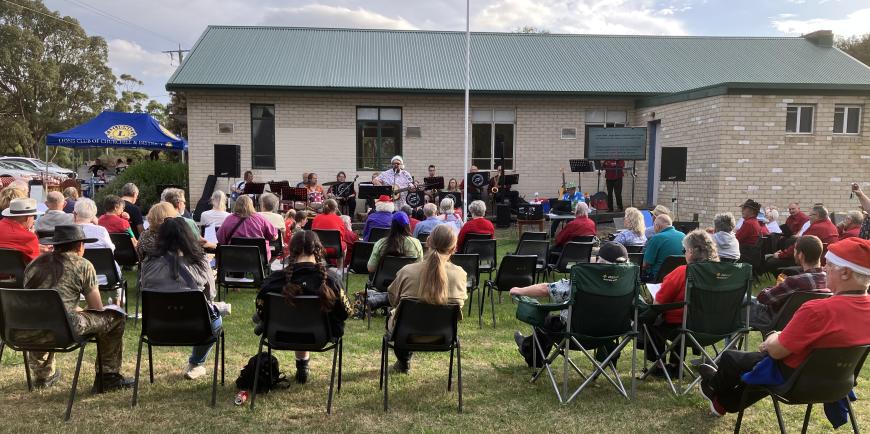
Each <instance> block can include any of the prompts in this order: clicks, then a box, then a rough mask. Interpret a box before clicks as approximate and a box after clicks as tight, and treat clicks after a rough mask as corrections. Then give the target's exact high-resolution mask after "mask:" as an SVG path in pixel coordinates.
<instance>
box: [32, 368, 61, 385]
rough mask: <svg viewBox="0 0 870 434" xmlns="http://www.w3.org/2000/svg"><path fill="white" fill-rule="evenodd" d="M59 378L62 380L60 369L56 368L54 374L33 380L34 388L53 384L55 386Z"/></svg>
mask: <svg viewBox="0 0 870 434" xmlns="http://www.w3.org/2000/svg"><path fill="white" fill-rule="evenodd" d="M57 380H60V369H57V368H55V369H54V374H51V375H49V376H48V378H43V379H37V380H36V381H34V382H33V388H34V389H48V388H49V387H51V386H54V385H55V384H56V383H57Z"/></svg>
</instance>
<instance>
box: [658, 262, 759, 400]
mask: <svg viewBox="0 0 870 434" xmlns="http://www.w3.org/2000/svg"><path fill="white" fill-rule="evenodd" d="M751 289H752V266H750V265H749V264H744V263H728V262H696V263H693V264H689V265H688V267H687V269H686V299H685V301H684V302H680V303H668V304H666V305H655V306H653V309H656V310H657V311H665V310H671V309H677V308H680V307H685V309H684V310H683V323H682V325H681V326H680V327H678V328H677V329H676V331H675V332H676V334H675V336H674V337H673V338H671V339H670V341H671V343H670V345H667V346H666V348H665V350H664V351H662V352H661V353H659V351H658V349H657V348H656V346H655V345H651V344H649V343H650V342H652V335H651V333H650V329H649V327H648V326H647V325H646V324H644V337H645V338H646V342H647V345H646V347H647V351H649V349H650V348H651V349H652V350H653V351H654V352H655V356H656V360H655V362H653V366H656V365H659V366H660V367H661V368H662V370H663V371H664V375H665V379H666V380H667V382H668V385H669V386H670V387H671V391H673V392H674V395H685V394H686V393H688V392H689V391H690V390H692V387H694V386H695V384H697V383H698V382H700V381H701V377H700V376H698V375H697V374H696V373H695V372H694V371H692V369H691V367H690V366H689V365H688V364H687V363H686V347H687V346H690V347H691V348H692V349H693V350H694V351H697V352H698V353H699V354H700V355H701V357H702V360H701V361H702V363H709V364H711V365H713V366H714V367H716V366H717V365H716V363H717V362H718V361H719V358H720V357H721V354H722V352H724V351H725V350H729V349H736V348H739V344H740V342H742V341H743V340H744V338H745V337H746V335H747V334H748V333H749V328H748V323H749V299H750V291H751ZM722 341H724V347H723V348H722V349H721V350H720V349H718V348H717V347H716V344H717V343H719V342H722ZM708 347H712V348H713V352H714V355H713V356H711V355H710V354H709V353H708V352H707V351H706V350H705V348H708ZM672 351H679V355H678V357H679V364H680V366H679V372H678V374H677V379H676V380H677V382H678V383H681V382H682V380H683V374H684V372H688V374H689V375H691V376H693V377H694V380H693V381H692V383H690V384H689V385H688V386H686V388H684V389H682V390H680V391H678V390H677V385H675V383H674V381H673V380H674V379H672V378H671V376H670V374H669V373H668V370H667V368H666V364H665V361H666V360H665V358H666V357H667V356H668V354H670V353H671V352H672ZM644 360H646V359H644ZM644 368H646V361H644ZM649 374H650V372H649V371H647V372H645V373H644V374H643V376H642V377H641V380H643V379H646V377H647V376H648V375H649Z"/></svg>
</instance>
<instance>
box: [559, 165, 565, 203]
mask: <svg viewBox="0 0 870 434" xmlns="http://www.w3.org/2000/svg"><path fill="white" fill-rule="evenodd" d="M559 171H560V172H562V186H561V187H559V199H561V198H562V196H564V195H565V190H566V189H565V168H564V167H560V168H559Z"/></svg>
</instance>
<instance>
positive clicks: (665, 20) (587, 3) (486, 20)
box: [472, 0, 690, 35]
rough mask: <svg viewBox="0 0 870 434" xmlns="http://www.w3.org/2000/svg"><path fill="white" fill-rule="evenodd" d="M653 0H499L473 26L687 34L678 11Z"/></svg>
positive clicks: (583, 31) (552, 30)
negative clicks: (661, 5)
mask: <svg viewBox="0 0 870 434" xmlns="http://www.w3.org/2000/svg"><path fill="white" fill-rule="evenodd" d="M655 6H656V2H655V1H651V0H543V1H542V0H538V1H533V0H496V1H494V2H493V3H491V4H489V5H488V6H486V7H484V8H483V9H482V10H481V11H480V12H478V13H477V14H476V15H475V16H474V18H473V19H472V28H473V29H474V30H489V31H508V30H510V29H515V28H517V27H522V26H526V25H528V26H534V27H538V28H545V29H548V30H550V31H551V32H555V33H598V34H656V35H685V34H686V33H687V32H686V30H685V28H684V27H683V23H682V21H680V20H679V19H677V18H675V17H674V15H675V14H676V13H678V12H681V11H684V10H688V9H689V8H690V6H688V5H682V6H679V7H667V8H662V9H657V8H656V7H655Z"/></svg>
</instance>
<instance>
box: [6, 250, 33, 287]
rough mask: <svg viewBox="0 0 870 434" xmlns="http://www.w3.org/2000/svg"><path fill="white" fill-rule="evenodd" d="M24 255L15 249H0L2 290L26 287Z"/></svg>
mask: <svg viewBox="0 0 870 434" xmlns="http://www.w3.org/2000/svg"><path fill="white" fill-rule="evenodd" d="M25 268H27V264H25V263H24V255H22V254H21V252H20V251H18V250H15V249H0V288H23V287H24V269H25Z"/></svg>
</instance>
